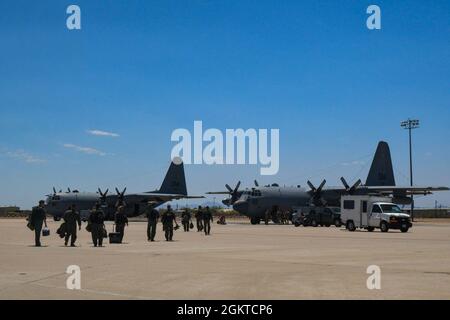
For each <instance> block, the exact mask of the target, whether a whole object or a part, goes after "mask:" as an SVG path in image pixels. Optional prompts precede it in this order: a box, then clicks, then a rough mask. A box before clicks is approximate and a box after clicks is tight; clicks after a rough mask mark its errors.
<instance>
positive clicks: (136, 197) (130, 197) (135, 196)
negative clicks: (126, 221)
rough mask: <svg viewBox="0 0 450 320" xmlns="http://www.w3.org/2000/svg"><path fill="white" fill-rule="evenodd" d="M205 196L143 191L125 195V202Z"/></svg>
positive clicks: (162, 200) (161, 200)
mask: <svg viewBox="0 0 450 320" xmlns="http://www.w3.org/2000/svg"><path fill="white" fill-rule="evenodd" d="M199 198H204V197H203V196H188V195H184V194H170V193H157V192H148V193H147V192H141V193H130V194H126V195H125V196H124V200H125V202H147V201H156V202H166V201H172V200H178V199H199Z"/></svg>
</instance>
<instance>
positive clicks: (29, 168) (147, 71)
mask: <svg viewBox="0 0 450 320" xmlns="http://www.w3.org/2000/svg"><path fill="white" fill-rule="evenodd" d="M70 4H77V5H79V6H80V7H81V12H82V22H81V23H82V30H79V31H69V30H68V29H67V28H66V18H67V14H66V8H67V6H68V5H70ZM370 4H377V5H379V6H380V7H381V11H382V29H381V30H379V31H370V30H368V29H367V28H366V19H367V17H368V15H367V14H366V8H367V7H368V6H369V5H370ZM0 14H1V16H2V18H1V19H0V38H1V39H2V40H1V42H0V174H1V177H2V178H1V183H0V205H5V204H18V205H20V206H22V207H25V208H27V207H31V206H32V205H33V204H34V203H35V202H36V201H37V200H38V199H40V198H42V197H43V195H45V194H46V193H48V192H50V191H51V188H52V186H55V187H57V188H58V189H59V188H66V187H71V188H78V189H80V190H95V189H96V188H97V186H100V187H103V188H106V187H109V188H110V189H111V188H113V187H115V186H118V187H119V188H121V187H123V186H127V187H128V190H129V191H130V192H132V191H136V192H137V191H145V190H151V189H154V188H157V187H159V185H160V183H161V181H162V179H163V176H164V174H165V171H166V168H167V167H168V164H169V161H170V151H171V148H172V147H173V145H174V143H172V142H171V141H170V135H171V133H172V131H173V130H174V129H176V128H187V129H191V130H192V128H193V122H194V120H202V121H203V126H204V127H205V128H219V129H221V130H224V129H226V128H269V129H270V128H279V129H280V171H279V173H278V175H277V176H272V177H267V176H265V177H259V167H258V166H249V165H247V166H206V165H201V166H199V165H190V166H187V167H186V176H187V180H188V190H189V192H190V193H191V194H203V192H205V191H208V190H217V189H218V190H222V189H223V185H224V184H225V183H229V184H234V183H236V182H237V180H238V179H241V180H242V181H243V184H244V185H250V184H251V183H252V181H253V179H254V178H257V179H258V180H259V181H260V183H269V182H278V183H280V184H288V185H291V184H294V185H297V184H301V185H305V184H306V180H307V179H312V181H313V182H315V183H319V182H320V180H321V179H322V178H326V179H327V180H328V182H329V183H330V184H332V185H337V184H338V181H339V177H340V176H341V175H344V176H345V177H347V178H348V180H352V179H354V180H356V179H357V178H362V179H363V180H365V178H366V175H367V171H368V167H369V166H370V161H371V157H372V154H373V152H374V151H375V148H376V144H377V142H378V141H379V140H386V141H388V142H389V143H390V146H391V151H392V156H393V160H394V167H395V170H396V178H397V183H398V184H403V185H406V184H408V170H409V169H408V147H407V133H406V131H404V130H401V129H400V126H399V124H400V121H401V120H404V119H405V118H408V117H412V118H419V119H420V120H421V123H422V125H421V128H420V129H418V130H416V131H415V132H414V142H415V150H414V156H415V158H414V159H415V172H416V174H415V183H416V184H418V185H424V184H434V185H447V186H448V185H450V170H449V163H450V149H449V148H448V147H449V143H448V139H449V137H450V125H449V123H448V121H449V119H450V2H448V1H439V0H435V1H432V2H423V1H411V0H410V1H375V2H374V1H282V2H279V1H262V0H260V1H245V0H244V1H206V0H201V1H200V0H199V1H106V2H104V1H102V2H100V1H74V2H69V1H61V0H58V1H56V0H55V1H35V2H30V1H10V0H2V1H1V2H0ZM88 130H102V131H107V132H113V133H117V134H118V135H120V136H119V137H108V136H96V135H92V134H89V133H88V132H87V131H88ZM68 145H69V146H70V145H72V146H81V147H85V148H92V149H95V150H99V151H100V153H95V152H94V153H92V152H93V151H92V150H91V149H83V150H80V149H78V150H77V149H76V148H68V147H67V146H68ZM89 151H91V152H90V153H89ZM435 200H438V201H439V203H442V204H445V205H450V194H449V193H448V192H446V193H441V194H439V195H436V196H430V197H427V198H421V199H419V200H418V201H419V202H418V204H419V205H434V201H435Z"/></svg>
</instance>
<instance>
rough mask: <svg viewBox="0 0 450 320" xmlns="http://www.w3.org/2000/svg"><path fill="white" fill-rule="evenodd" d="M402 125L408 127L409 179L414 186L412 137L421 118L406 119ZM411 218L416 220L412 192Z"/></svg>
mask: <svg viewBox="0 0 450 320" xmlns="http://www.w3.org/2000/svg"><path fill="white" fill-rule="evenodd" d="M400 125H401V127H402V128H403V129H407V130H408V133H409V179H410V184H411V187H412V186H413V168H412V138H411V130H413V129H417V128H419V120H411V119H408V120H405V121H402V122H401V124H400ZM411 219H412V221H414V195H412V194H411Z"/></svg>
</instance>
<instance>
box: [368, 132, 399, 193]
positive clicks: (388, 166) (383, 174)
mask: <svg viewBox="0 0 450 320" xmlns="http://www.w3.org/2000/svg"><path fill="white" fill-rule="evenodd" d="M366 186H395V178H394V170H393V169H392V160H391V151H390V150H389V145H388V144H387V142H384V141H380V142H379V143H378V147H377V151H376V152H375V156H374V158H373V161H372V165H371V166H370V171H369V175H368V176H367V180H366Z"/></svg>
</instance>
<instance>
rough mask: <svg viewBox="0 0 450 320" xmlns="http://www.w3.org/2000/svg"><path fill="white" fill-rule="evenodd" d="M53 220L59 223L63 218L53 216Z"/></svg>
mask: <svg viewBox="0 0 450 320" xmlns="http://www.w3.org/2000/svg"><path fill="white" fill-rule="evenodd" d="M53 220H54V221H59V220H61V217H56V216H53Z"/></svg>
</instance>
